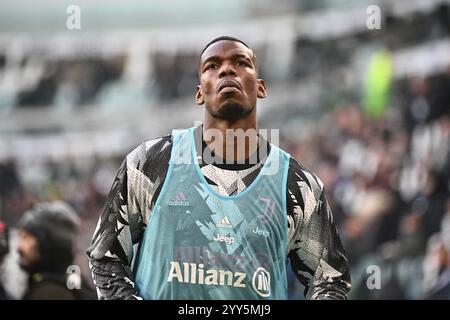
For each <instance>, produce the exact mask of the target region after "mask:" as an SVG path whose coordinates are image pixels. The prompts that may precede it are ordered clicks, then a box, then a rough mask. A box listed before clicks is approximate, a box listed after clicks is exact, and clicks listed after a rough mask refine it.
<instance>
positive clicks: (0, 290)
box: [0, 203, 9, 300]
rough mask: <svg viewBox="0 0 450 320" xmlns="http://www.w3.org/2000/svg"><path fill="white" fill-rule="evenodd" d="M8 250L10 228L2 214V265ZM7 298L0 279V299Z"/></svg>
mask: <svg viewBox="0 0 450 320" xmlns="http://www.w3.org/2000/svg"><path fill="white" fill-rule="evenodd" d="M0 204H1V203H0ZM0 208H1V205H0ZM8 252H9V242H8V229H7V228H6V222H5V221H3V220H2V216H1V215H0V267H1V266H2V264H3V259H4V258H5V256H6V255H7V254H8ZM6 299H7V296H6V291H5V288H4V286H3V283H2V282H1V279H0V300H6Z"/></svg>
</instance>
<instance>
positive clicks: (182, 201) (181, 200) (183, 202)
mask: <svg viewBox="0 0 450 320" xmlns="http://www.w3.org/2000/svg"><path fill="white" fill-rule="evenodd" d="M169 206H184V207H187V206H190V202H189V201H187V199H186V196H185V195H184V193H183V192H178V193H177V195H176V197H175V199H174V200H170V201H169Z"/></svg>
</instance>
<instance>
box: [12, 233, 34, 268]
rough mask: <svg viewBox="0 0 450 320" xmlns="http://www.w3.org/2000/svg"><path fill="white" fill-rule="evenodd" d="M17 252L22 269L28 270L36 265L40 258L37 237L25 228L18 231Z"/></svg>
mask: <svg viewBox="0 0 450 320" xmlns="http://www.w3.org/2000/svg"><path fill="white" fill-rule="evenodd" d="M17 252H18V253H19V256H20V260H19V265H20V267H21V268H22V269H24V270H26V271H30V270H32V269H33V267H35V266H36V265H38V263H39V260H40V254H39V243H38V239H37V238H36V237H35V236H34V235H32V234H31V233H28V232H26V231H25V230H20V232H19V242H18V244H17Z"/></svg>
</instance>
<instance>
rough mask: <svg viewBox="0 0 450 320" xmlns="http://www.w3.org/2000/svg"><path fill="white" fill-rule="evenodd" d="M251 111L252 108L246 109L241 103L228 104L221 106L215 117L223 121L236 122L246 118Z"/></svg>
mask: <svg viewBox="0 0 450 320" xmlns="http://www.w3.org/2000/svg"><path fill="white" fill-rule="evenodd" d="M251 111H252V108H245V107H244V106H242V105H241V104H239V103H236V102H227V103H225V104H224V105H223V106H221V107H220V108H219V110H217V112H216V113H215V114H213V116H214V117H216V118H219V119H222V120H226V121H230V122H234V121H237V120H239V119H242V118H244V117H246V116H247V115H248V114H249V113H250V112H251Z"/></svg>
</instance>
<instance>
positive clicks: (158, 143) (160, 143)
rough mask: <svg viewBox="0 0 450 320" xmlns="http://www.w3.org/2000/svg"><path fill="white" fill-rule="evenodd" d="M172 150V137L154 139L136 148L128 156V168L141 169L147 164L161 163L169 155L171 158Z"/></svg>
mask: <svg viewBox="0 0 450 320" xmlns="http://www.w3.org/2000/svg"><path fill="white" fill-rule="evenodd" d="M171 150H172V135H171V134H168V135H164V136H160V137H157V138H154V139H150V140H146V141H144V142H142V143H141V144H139V145H138V146H137V147H135V148H134V149H133V150H132V151H131V152H130V153H128V154H127V156H126V160H127V166H128V167H130V166H131V167H135V168H139V167H142V166H144V164H145V163H149V162H155V161H159V160H161V159H165V158H166V157H167V155H169V157H170V152H171Z"/></svg>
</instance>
